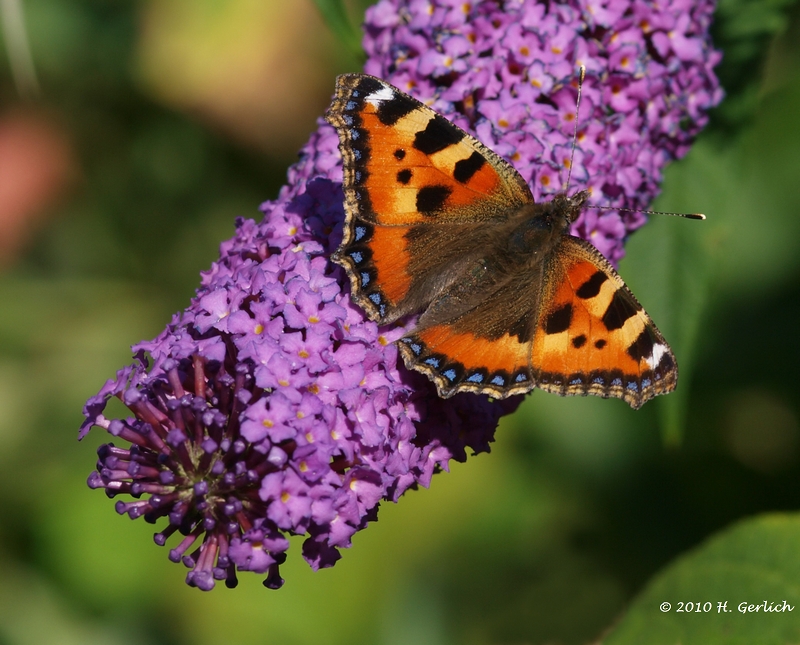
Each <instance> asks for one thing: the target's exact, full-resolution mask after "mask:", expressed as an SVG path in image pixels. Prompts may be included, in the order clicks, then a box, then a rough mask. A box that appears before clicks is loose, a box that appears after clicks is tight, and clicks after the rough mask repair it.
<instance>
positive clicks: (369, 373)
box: [80, 137, 518, 590]
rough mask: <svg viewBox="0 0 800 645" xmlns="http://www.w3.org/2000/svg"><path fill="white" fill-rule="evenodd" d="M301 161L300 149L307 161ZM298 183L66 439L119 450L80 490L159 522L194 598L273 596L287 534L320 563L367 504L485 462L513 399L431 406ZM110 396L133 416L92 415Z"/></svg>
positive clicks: (225, 247) (365, 516) (321, 195)
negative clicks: (261, 577)
mask: <svg viewBox="0 0 800 645" xmlns="http://www.w3.org/2000/svg"><path fill="white" fill-rule="evenodd" d="M317 144H319V146H320V147H319V148H317ZM316 150H321V151H324V145H323V144H322V143H321V142H320V140H319V139H318V138H317V137H314V139H313V140H312V143H311V145H310V146H309V147H308V148H307V152H308V154H310V155H312V156H314V155H315V151H316ZM326 154H331V151H330V150H329V151H328V153H325V152H321V153H320V155H319V159H321V160H324V158H325V156H326ZM309 160H310V159H309V158H307V159H306V161H309ZM298 169H299V167H296V168H295V169H294V170H293V171H292V173H291V174H294V173H297V172H298ZM339 172H341V170H339ZM313 174H322V173H320V172H319V168H317V169H316V170H315V171H314V173H313ZM332 174H333V173H332ZM311 176H312V174H306V175H304V177H303V178H302V179H301V178H300V177H299V176H296V177H295V178H296V181H293V182H292V184H291V186H289V187H286V188H285V189H284V190H283V192H282V194H281V197H280V198H279V199H278V200H276V201H275V202H267V203H266V204H264V205H263V206H262V210H263V211H264V215H265V217H264V220H263V221H262V222H261V223H260V224H256V223H255V222H254V221H253V220H246V221H245V220H240V221H239V222H238V223H237V233H236V236H235V237H234V238H233V239H232V240H229V241H227V242H225V243H223V244H222V246H221V257H220V259H219V260H218V261H217V262H215V263H214V265H213V266H212V268H211V270H210V271H208V272H207V273H205V274H204V275H203V279H202V285H201V287H200V289H199V290H198V293H197V296H196V297H195V299H194V300H193V301H192V304H191V305H190V306H189V308H188V309H187V310H186V311H184V312H183V313H182V314H179V315H177V316H176V317H175V318H174V319H173V321H172V323H171V324H170V325H169V326H168V327H167V329H166V330H165V331H164V332H163V333H162V334H161V335H160V336H158V337H157V338H156V339H155V340H153V341H150V342H142V343H140V344H138V345H137V346H135V347H134V352H135V354H136V362H135V363H134V365H132V366H129V367H126V368H124V369H122V370H120V371H119V372H118V373H117V377H116V378H115V379H112V380H109V381H108V383H106V385H105V386H104V387H103V389H102V390H101V391H100V392H99V393H98V394H97V395H96V396H94V397H92V398H91V399H90V400H89V401H88V403H87V405H86V407H85V410H84V413H85V416H86V421H85V423H84V424H83V426H82V428H81V434H80V436H81V437H83V436H84V435H85V434H86V433H87V432H88V431H89V429H90V427H91V426H99V427H101V428H103V429H105V430H107V431H108V432H109V433H110V434H111V435H113V436H114V437H117V438H118V439H120V440H122V441H125V442H128V443H129V444H130V446H127V447H119V446H116V445H114V444H105V445H102V446H101V447H100V449H99V450H98V456H99V459H98V463H97V469H96V471H95V472H93V473H92V474H91V476H90V477H89V481H88V483H89V486H90V487H91V488H103V489H105V490H106V493H107V494H108V495H109V496H110V497H116V496H118V495H120V494H127V495H131V496H132V497H133V498H134V499H133V500H131V501H122V500H120V501H118V502H117V504H116V509H117V512H118V513H120V514H127V515H128V516H129V517H131V518H138V517H144V518H145V519H146V520H148V521H151V522H155V521H157V520H159V519H162V518H165V519H167V520H168V524H167V526H166V528H164V529H163V530H161V531H160V532H158V533H156V534H155V541H156V543H157V544H160V545H163V544H165V543H166V541H167V538H169V537H170V536H171V535H172V534H174V533H176V532H179V533H181V534H182V535H183V536H184V537H183V538H182V539H181V540H180V541H179V543H178V544H177V545H176V546H175V547H174V548H173V549H172V550H171V551H170V553H169V557H170V559H171V560H173V561H175V562H183V564H185V565H186V566H187V567H189V569H190V571H189V574H188V576H187V582H188V583H189V584H190V585H192V586H196V587H198V588H200V589H204V590H208V589H211V588H212V587H213V586H214V584H215V581H216V580H225V581H226V583H227V584H228V586H234V585H235V584H236V582H237V577H236V572H237V570H238V571H255V572H258V573H266V574H267V577H266V580H265V582H264V584H265V586H268V587H270V588H277V587H280V586H281V585H282V583H283V580H282V578H281V577H280V573H279V565H280V564H281V563H282V562H283V561H284V559H285V557H286V555H285V552H286V549H287V548H288V547H289V542H288V540H287V537H286V536H287V535H291V534H295V535H298V534H299V535H307V536H308V537H307V539H306V540H305V542H304V544H303V555H304V557H305V558H306V560H307V561H308V563H309V564H310V565H311V566H312V567H314V568H315V569H316V568H319V567H327V566H331V565H333V564H334V563H335V562H336V561H337V560H338V559H339V557H340V555H339V551H338V549H339V548H341V547H348V546H350V538H351V537H352V535H353V534H354V533H355V532H356V531H358V530H359V529H362V528H364V527H365V526H366V525H367V522H368V521H370V520H374V519H375V518H376V515H377V508H378V504H379V502H380V501H381V500H390V501H397V500H398V499H399V498H400V496H401V495H402V494H403V493H404V492H405V491H406V490H408V489H409V488H412V487H417V486H418V485H422V486H426V487H427V486H428V485H429V484H430V481H431V477H432V476H433V474H434V473H435V472H437V471H439V470H447V469H448V463H449V461H450V460H451V459H457V460H459V461H464V460H465V459H466V456H467V451H468V450H471V451H473V452H484V451H488V449H489V442H490V441H492V440H493V434H494V430H495V428H496V426H497V422H498V420H499V418H500V416H501V415H502V414H505V413H506V412H508V411H510V410H512V409H513V408H515V407H516V405H517V403H518V401H504V402H497V403H491V402H490V401H489V400H488V399H487V398H486V397H478V396H473V395H469V394H467V395H461V396H457V397H454V398H453V399H451V400H449V401H444V400H442V399H440V398H438V397H437V396H436V393H435V390H434V389H433V386H432V384H431V383H430V382H429V381H428V380H427V378H425V377H424V376H421V375H419V374H417V373H414V372H409V371H408V370H406V369H405V367H403V365H402V362H400V363H398V352H397V347H396V346H395V345H394V343H393V341H394V340H396V339H397V338H399V337H400V335H401V334H402V333H403V329H402V328H401V327H397V328H396V329H390V330H379V329H378V327H377V325H376V324H375V323H373V322H371V321H368V320H366V319H365V317H364V315H363V313H362V311H361V310H360V309H358V308H357V307H356V306H355V305H353V304H352V303H351V302H350V300H349V296H348V295H347V291H346V289H344V284H345V282H346V280H345V277H344V276H343V274H342V270H341V269H340V268H338V267H336V266H335V265H333V264H332V263H331V262H330V260H329V256H330V254H331V252H332V251H333V250H334V249H335V248H336V246H337V245H338V242H339V240H340V239H341V236H342V233H341V225H342V219H343V217H342V191H341V184H340V182H334V181H331V180H330V179H323V178H318V179H316V180H312V181H310V182H306V181H305V180H307V179H309V178H310V177H311ZM301 186H302V188H300V187H301ZM111 397H117V398H119V399H120V400H121V401H122V403H123V404H124V405H125V406H127V408H128V409H129V410H130V412H131V413H132V416H130V417H128V418H125V419H108V418H106V417H105V416H104V412H105V409H106V405H107V403H108V401H109V399H110V398H111Z"/></svg>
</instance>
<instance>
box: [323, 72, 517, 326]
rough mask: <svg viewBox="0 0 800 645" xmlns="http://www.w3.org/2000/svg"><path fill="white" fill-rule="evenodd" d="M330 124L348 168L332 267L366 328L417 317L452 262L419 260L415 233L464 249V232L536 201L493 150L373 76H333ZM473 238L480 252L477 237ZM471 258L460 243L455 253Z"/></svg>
mask: <svg viewBox="0 0 800 645" xmlns="http://www.w3.org/2000/svg"><path fill="white" fill-rule="evenodd" d="M326 118H327V119H328V121H330V123H331V124H332V125H334V126H335V127H336V129H337V131H338V133H339V137H340V146H339V148H340V150H341V153H342V158H343V160H344V181H343V188H344V194H345V213H346V220H345V227H344V239H343V241H342V245H341V247H340V249H339V250H338V251H337V252H336V254H334V257H333V259H334V261H335V262H337V263H339V264H341V265H342V266H344V267H345V269H347V273H348V275H349V276H350V281H351V291H352V297H353V299H354V300H355V301H356V302H357V303H358V304H359V305H360V306H361V307H362V308H363V309H364V310H365V311H366V312H367V314H368V315H369V317H370V318H371V319H372V320H376V321H378V322H381V323H386V322H391V321H393V320H396V319H397V318H399V317H400V316H402V315H405V314H407V313H410V312H411V311H412V310H414V309H419V307H420V306H421V304H424V303H422V302H421V301H423V300H424V297H423V296H422V295H421V294H422V293H424V292H425V291H426V290H429V286H428V284H429V283H430V282H431V281H434V280H435V279H436V276H437V273H439V272H440V270H441V268H442V267H443V266H445V265H446V264H447V263H448V262H451V261H453V260H455V259H457V258H452V257H448V256H447V255H441V254H440V253H437V252H435V251H429V250H428V249H425V250H424V251H417V252H415V249H413V248H412V245H411V244H410V243H409V240H408V233H409V231H411V229H412V228H413V227H415V226H418V225H432V226H442V227H451V231H450V233H445V234H444V235H449V236H451V237H452V236H459V237H461V238H462V240H464V241H466V240H467V239H469V238H468V237H466V236H464V235H462V234H461V233H462V232H463V227H465V226H468V225H469V224H475V223H479V222H486V221H489V220H492V219H493V218H495V217H497V216H498V215H502V214H503V213H507V212H511V211H514V210H516V209H518V208H519V207H520V206H522V205H523V204H526V203H532V202H533V196H532V195H531V192H530V189H529V188H528V185H527V184H526V183H525V181H524V180H523V179H522V177H520V175H519V173H517V172H516V171H515V170H514V169H513V168H512V167H511V166H510V165H508V164H507V163H506V162H505V161H503V160H502V159H500V157H498V156H497V155H496V154H495V153H494V152H492V151H491V150H489V149H488V148H487V147H486V146H484V145H482V144H481V143H480V142H478V141H477V140H476V139H475V138H474V137H471V136H470V135H468V134H467V133H466V132H464V131H463V130H461V129H460V128H458V127H457V126H456V125H454V124H452V123H450V122H449V121H448V120H447V119H445V118H444V117H443V116H441V115H440V114H437V113H436V112H435V111H433V110H432V109H430V108H429V107H427V106H425V105H423V104H422V103H420V102H419V101H417V100H416V99H414V98H412V97H410V96H408V95H406V94H404V93H402V92H400V91H399V90H397V89H396V88H394V87H393V86H391V85H389V84H388V83H386V82H384V81H382V80H380V79H378V78H374V77H372V76H367V75H363V74H344V75H342V76H339V77H338V78H337V80H336V94H335V96H334V99H333V103H332V104H331V107H330V108H329V110H328V112H327V114H326ZM472 239H474V240H475V241H474V246H476V247H477V246H478V245H479V244H480V237H474V236H473V237H472ZM468 254H469V248H466V247H464V246H463V244H462V246H460V247H459V248H458V255H468ZM423 258H424V259H423ZM406 299H408V300H409V301H408V302H405V303H404V302H403V301H404V300H406Z"/></svg>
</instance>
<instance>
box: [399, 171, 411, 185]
mask: <svg viewBox="0 0 800 645" xmlns="http://www.w3.org/2000/svg"><path fill="white" fill-rule="evenodd" d="M397 181H398V182H399V183H401V184H403V185H405V184H407V183H408V182H410V181H411V171H410V170H409V169H408V168H404V169H403V170H401V171H400V172H398V173H397Z"/></svg>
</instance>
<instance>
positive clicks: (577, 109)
mask: <svg viewBox="0 0 800 645" xmlns="http://www.w3.org/2000/svg"><path fill="white" fill-rule="evenodd" d="M585 76H586V67H584V66H583V65H581V66H580V75H579V76H578V100H577V101H575V129H574V130H573V131H572V152H570V153H569V168H567V185H566V186H565V187H564V194H565V195H566V194H567V193H569V182H570V180H571V179H572V162H573V160H574V159H575V146H576V145H577V144H578V114H580V109H581V89H583V79H584V78H585Z"/></svg>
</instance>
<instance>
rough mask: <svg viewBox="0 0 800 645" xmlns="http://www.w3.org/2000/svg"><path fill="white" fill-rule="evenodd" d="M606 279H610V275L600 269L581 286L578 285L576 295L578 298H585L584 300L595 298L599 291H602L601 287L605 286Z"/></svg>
mask: <svg viewBox="0 0 800 645" xmlns="http://www.w3.org/2000/svg"><path fill="white" fill-rule="evenodd" d="M606 280H608V276H607V275H606V274H605V273H603V272H602V271H598V272H597V273H595V274H594V275H592V277H591V278H589V279H588V280H587V281H586V282H584V283H583V284H582V285H581V286H580V287H578V290H577V291H576V292H575V295H577V296H578V298H583V299H584V300H587V299H589V298H594V297H595V296H596V295H597V294H598V293H600V287H602V286H603V283H604V282H605V281H606Z"/></svg>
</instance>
